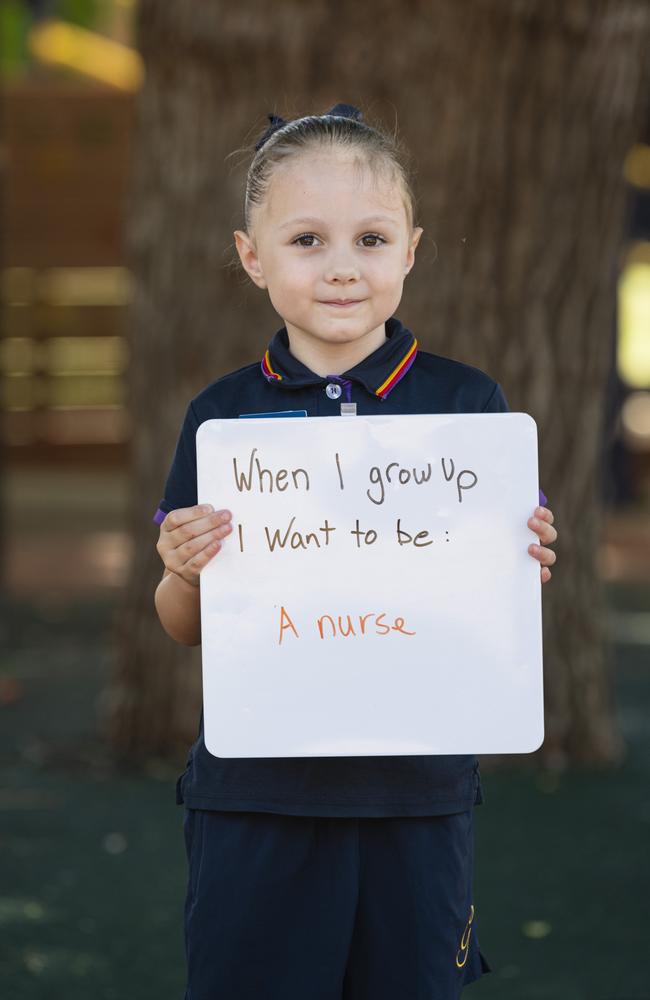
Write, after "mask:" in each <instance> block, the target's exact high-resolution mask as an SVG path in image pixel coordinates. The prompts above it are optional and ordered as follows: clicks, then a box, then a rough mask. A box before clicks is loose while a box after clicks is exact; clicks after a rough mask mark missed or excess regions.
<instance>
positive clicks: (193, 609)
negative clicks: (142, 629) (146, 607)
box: [153, 569, 201, 646]
mask: <svg viewBox="0 0 650 1000" xmlns="http://www.w3.org/2000/svg"><path fill="white" fill-rule="evenodd" d="M199 595H200V591H199V588H198V587H195V586H193V584H191V583H187V582H186V581H185V580H184V579H183V577H182V576H179V575H178V574H177V573H173V572H172V571H171V570H170V569H166V570H165V572H164V574H163V578H162V580H161V581H160V583H159V584H158V586H157V587H156V593H155V594H154V599H153V600H154V604H155V607H156V611H157V612H158V617H159V619H160V623H161V625H162V627H163V628H164V630H165V632H166V633H167V635H169V636H171V637H172V639H175V641H176V642H182V643H183V645H185V646H198V645H200V643H201V607H200V600H199Z"/></svg>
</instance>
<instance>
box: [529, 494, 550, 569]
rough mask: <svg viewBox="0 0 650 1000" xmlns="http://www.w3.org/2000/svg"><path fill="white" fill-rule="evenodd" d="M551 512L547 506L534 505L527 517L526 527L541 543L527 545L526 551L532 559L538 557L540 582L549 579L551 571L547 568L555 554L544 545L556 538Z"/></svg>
mask: <svg viewBox="0 0 650 1000" xmlns="http://www.w3.org/2000/svg"><path fill="white" fill-rule="evenodd" d="M553 521H554V517H553V512H552V511H551V510H549V508H548V507H536V508H535V511H534V513H533V516H532V517H529V518H528V522H527V523H528V527H529V528H530V529H531V531H534V532H535V534H536V535H537V536H538V538H539V540H540V542H542V544H541V545H535V543H534V542H533V543H532V545H529V546H528V551H529V552H530V554H531V556H533V558H534V559H539V561H540V563H541V565H542V568H541V570H540V576H541V578H542V583H548V581H549V580H550V579H551V571H550V569H549V568H548V567H549V566H553V564H554V563H555V560H556V559H557V556H556V555H555V552H553V550H552V549H547V548H546V545H549V544H551V543H552V542H554V541H555V539H556V538H557V531H556V530H555V528H554V527H553Z"/></svg>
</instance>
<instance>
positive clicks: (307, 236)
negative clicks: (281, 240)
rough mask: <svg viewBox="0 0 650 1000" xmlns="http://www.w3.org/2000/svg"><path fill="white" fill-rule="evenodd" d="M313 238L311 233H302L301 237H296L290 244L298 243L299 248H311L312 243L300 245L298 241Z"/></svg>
mask: <svg viewBox="0 0 650 1000" xmlns="http://www.w3.org/2000/svg"><path fill="white" fill-rule="evenodd" d="M315 238H316V237H315V236H314V234H313V233H303V235H302V236H296V238H295V240H292V241H291V242H292V243H298V244H299V245H300V246H301V247H311V246H313V245H314V244H313V243H301V242H300V241H301V240H313V239H315Z"/></svg>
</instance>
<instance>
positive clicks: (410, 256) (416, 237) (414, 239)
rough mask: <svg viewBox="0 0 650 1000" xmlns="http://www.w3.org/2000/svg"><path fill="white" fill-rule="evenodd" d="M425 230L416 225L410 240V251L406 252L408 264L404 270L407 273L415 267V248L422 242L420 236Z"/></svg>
mask: <svg viewBox="0 0 650 1000" xmlns="http://www.w3.org/2000/svg"><path fill="white" fill-rule="evenodd" d="M423 232H424V229H423V228H422V226H416V227H415V229H414V230H413V235H412V236H411V240H410V242H409V248H408V252H407V254H406V266H405V267H404V270H405V271H406V272H407V273H408V272H409V271H410V270H411V268H412V267H413V264H414V261H415V248H416V247H417V245H418V243H419V242H420V237H421V236H422V233H423Z"/></svg>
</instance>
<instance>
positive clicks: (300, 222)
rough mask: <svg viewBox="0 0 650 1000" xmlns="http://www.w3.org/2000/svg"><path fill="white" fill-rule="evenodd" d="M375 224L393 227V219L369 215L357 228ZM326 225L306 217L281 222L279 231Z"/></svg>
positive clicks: (386, 216)
mask: <svg viewBox="0 0 650 1000" xmlns="http://www.w3.org/2000/svg"><path fill="white" fill-rule="evenodd" d="M377 222H384V223H386V222H387V223H388V224H389V225H395V219H392V218H391V217H390V216H389V215H371V216H369V217H368V218H367V219H361V220H360V221H359V223H358V227H359V228H360V229H361V228H363V227H364V226H371V225H373V224H375V223H377ZM325 225H326V223H325V222H323V220H322V219H316V218H314V217H311V216H306V217H304V218H301V219H291V220H290V221H289V222H283V223H282V225H281V226H279V227H278V228H279V229H289V228H290V227H293V226H321V227H322V226H325Z"/></svg>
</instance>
